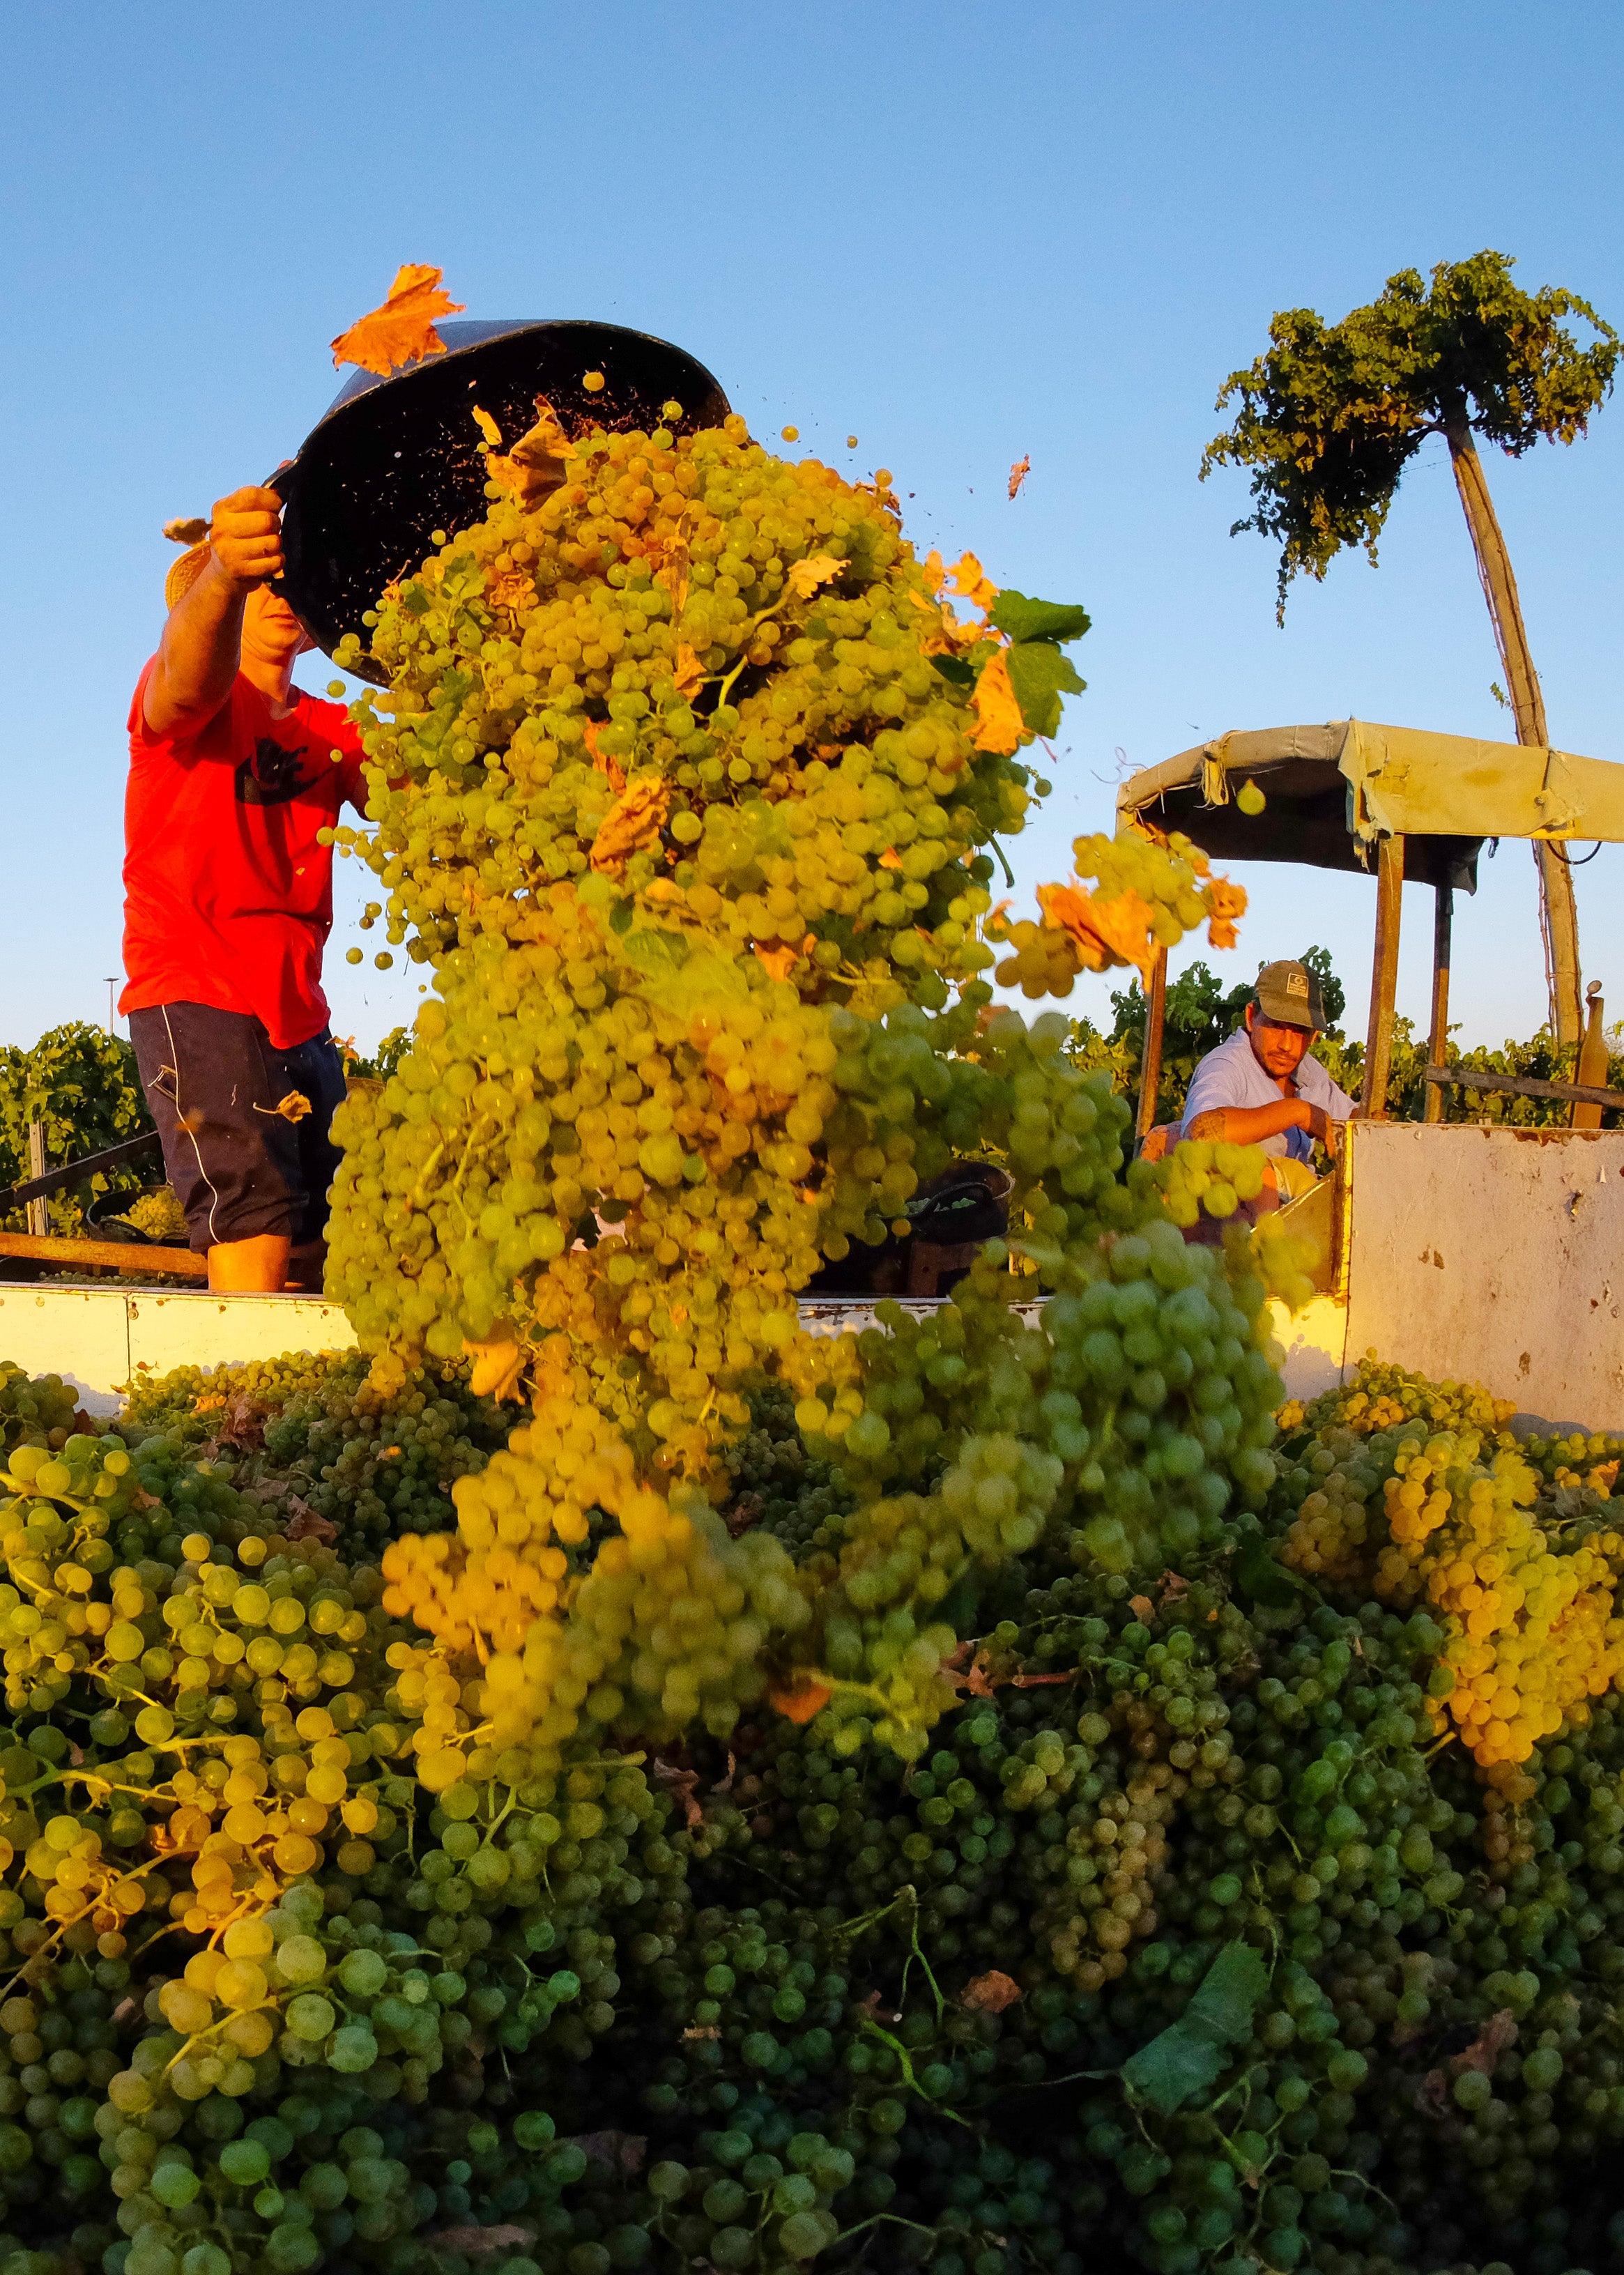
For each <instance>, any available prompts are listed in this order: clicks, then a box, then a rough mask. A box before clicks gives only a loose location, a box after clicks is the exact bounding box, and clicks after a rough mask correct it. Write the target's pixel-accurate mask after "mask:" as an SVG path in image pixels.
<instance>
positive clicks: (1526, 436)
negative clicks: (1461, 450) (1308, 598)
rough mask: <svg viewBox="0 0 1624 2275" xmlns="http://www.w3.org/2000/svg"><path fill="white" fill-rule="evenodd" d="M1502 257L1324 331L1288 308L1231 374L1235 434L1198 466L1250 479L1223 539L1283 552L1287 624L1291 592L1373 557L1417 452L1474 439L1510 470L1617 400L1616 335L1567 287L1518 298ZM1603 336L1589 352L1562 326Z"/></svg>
mask: <svg viewBox="0 0 1624 2275" xmlns="http://www.w3.org/2000/svg"><path fill="white" fill-rule="evenodd" d="M1513 266H1514V263H1513V262H1512V261H1511V260H1509V259H1508V258H1507V255H1506V254H1504V253H1488V252H1485V253H1478V254H1477V255H1476V256H1475V257H1474V258H1473V259H1472V260H1469V261H1440V262H1439V264H1438V265H1437V267H1436V268H1434V269H1433V271H1432V281H1431V285H1430V286H1428V285H1427V284H1426V283H1425V282H1424V279H1423V278H1422V276H1421V275H1420V272H1419V271H1418V270H1416V269H1414V268H1406V269H1401V271H1400V272H1399V273H1398V275H1397V276H1391V277H1389V278H1388V280H1387V283H1386V288H1385V289H1384V291H1382V294H1381V296H1380V298H1379V299H1377V300H1375V301H1373V302H1372V303H1371V305H1370V306H1368V307H1363V308H1356V309H1354V310H1353V311H1352V313H1351V314H1348V315H1347V316H1345V317H1343V318H1342V320H1341V322H1340V323H1334V324H1328V323H1326V321H1325V319H1324V318H1323V317H1322V316H1319V315H1318V314H1316V313H1315V311H1314V310H1313V309H1311V308H1288V309H1285V310H1282V311H1281V312H1280V314H1277V315H1275V316H1274V317H1273V320H1272V321H1271V322H1270V325H1269V341H1270V344H1269V348H1268V351H1267V352H1266V353H1265V354H1264V355H1261V356H1259V357H1258V359H1257V361H1256V362H1255V363H1254V364H1252V365H1251V366H1250V367H1249V368H1248V369H1247V370H1244V371H1237V372H1235V373H1232V374H1231V375H1230V377H1229V378H1228V379H1227V381H1226V382H1224V386H1223V389H1222V391H1221V393H1220V396H1219V398H1218V407H1219V409H1220V411H1221V410H1223V409H1225V408H1226V407H1227V404H1229V403H1230V402H1231V401H1232V400H1233V399H1234V398H1235V397H1239V398H1240V405H1241V407H1240V409H1239V411H1238V412H1237V414H1236V416H1235V424H1234V425H1233V427H1230V428H1229V429H1228V430H1227V432H1226V433H1224V434H1222V435H1218V436H1216V437H1215V438H1214V440H1213V441H1212V442H1210V443H1209V444H1208V445H1207V448H1206V451H1205V455H1204V457H1203V458H1202V462H1201V475H1202V480H1205V479H1206V477H1207V475H1208V474H1210V473H1211V472H1212V469H1213V468H1214V466H1226V465H1234V466H1245V467H1247V468H1248V469H1249V470H1250V474H1251V490H1252V498H1253V510H1252V511H1251V513H1250V514H1249V515H1247V516H1246V517H1245V518H1243V520H1240V521H1237V522H1236V523H1235V528H1234V531H1233V532H1232V534H1236V533H1239V532H1240V531H1242V530H1243V529H1255V530H1257V531H1258V533H1260V534H1261V535H1263V536H1265V537H1272V538H1274V539H1277V540H1279V543H1280V611H1279V612H1280V614H1282V615H1283V613H1284V610H1285V605H1286V593H1287V590H1288V586H1289V585H1290V583H1291V580H1292V578H1294V577H1295V576H1297V575H1298V574H1299V573H1301V572H1303V571H1306V572H1307V574H1308V575H1310V576H1311V577H1313V578H1316V579H1318V578H1323V577H1324V576H1325V573H1326V570H1327V569H1328V568H1329V566H1330V564H1331V563H1332V561H1333V559H1334V558H1335V556H1336V555H1337V554H1338V553H1339V552H1341V549H1342V548H1343V547H1344V546H1348V545H1362V546H1363V548H1364V549H1365V552H1366V553H1367V555H1368V556H1369V557H1370V559H1371V561H1372V562H1374V560H1375V558H1376V544H1377V540H1378V538H1379V536H1380V534H1381V531H1382V526H1383V525H1384V523H1385V522H1386V518H1387V511H1388V509H1389V507H1390V506H1391V505H1392V503H1393V495H1394V491H1395V490H1396V488H1398V484H1399V479H1400V476H1401V474H1402V473H1403V472H1404V469H1405V467H1406V466H1407V465H1409V462H1410V460H1411V459H1412V458H1413V457H1415V454H1416V451H1417V450H1419V449H1420V447H1421V445H1422V443H1423V442H1425V441H1426V440H1427V438H1428V437H1429V436H1431V435H1440V434H1445V433H1447V432H1448V431H1450V430H1451V429H1452V428H1453V429H1454V430H1455V431H1456V432H1457V433H1459V432H1460V431H1461V430H1462V429H1466V428H1469V429H1470V430H1471V431H1472V432H1473V433H1475V434H1477V435H1482V436H1483V437H1484V440H1485V441H1487V442H1493V443H1494V444H1496V445H1497V446H1498V447H1499V449H1500V450H1504V451H1506V452H1507V453H1508V455H1509V456H1511V457H1522V454H1523V453H1524V452H1525V451H1527V450H1531V449H1532V448H1533V446H1534V444H1535V442H1537V441H1538V440H1539V439H1540V438H1541V437H1542V436H1543V437H1544V438H1545V440H1546V441H1548V442H1574V441H1575V440H1576V438H1577V437H1578V436H1579V435H1582V434H1583V433H1584V431H1585V427H1586V423H1587V421H1588V419H1589V418H1590V413H1591V412H1593V411H1595V410H1597V409H1598V406H1599V405H1600V404H1601V403H1602V402H1603V400H1604V399H1605V397H1606V395H1607V394H1608V393H1609V391H1610V390H1611V389H1612V386H1613V370H1614V367H1615V365H1616V363H1617V359H1618V351H1619V349H1618V336H1617V334H1616V333H1615V332H1614V331H1613V328H1612V326H1611V325H1609V324H1607V323H1605V322H1604V321H1603V320H1602V318H1601V317H1600V316H1598V314H1597V313H1596V311H1595V310H1594V309H1593V308H1592V307H1591V306H1590V303H1589V302H1588V301H1586V300H1582V299H1580V298H1579V297H1578V295H1577V294H1576V293H1573V292H1568V291H1564V290H1562V289H1561V288H1560V287H1551V286H1547V287H1546V288H1545V290H1543V291H1539V292H1536V293H1529V292H1524V291H1522V290H1521V288H1520V287H1519V286H1517V285H1515V284H1514V283H1512V281H1511V273H1510V272H1511V269H1512V268H1513ZM1572 316H1578V317H1582V319H1583V320H1584V321H1585V322H1586V323H1588V324H1589V325H1590V326H1591V327H1592V329H1594V331H1595V333H1596V334H1597V335H1598V336H1597V338H1596V339H1595V341H1594V343H1593V344H1590V345H1588V346H1582V345H1581V344H1580V343H1579V341H1578V340H1577V339H1576V338H1575V336H1574V333H1573V332H1572V330H1571V329H1569V328H1568V326H1567V323H1566V322H1565V321H1564V320H1565V319H1567V318H1568V317H1572Z"/></svg>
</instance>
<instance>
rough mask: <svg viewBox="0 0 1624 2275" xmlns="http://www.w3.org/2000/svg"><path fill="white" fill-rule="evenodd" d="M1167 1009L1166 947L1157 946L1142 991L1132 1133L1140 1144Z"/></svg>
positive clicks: (1157, 1079) (1147, 1127) (1151, 1123)
mask: <svg viewBox="0 0 1624 2275" xmlns="http://www.w3.org/2000/svg"><path fill="white" fill-rule="evenodd" d="M1166 1020H1167V949H1165V948H1159V949H1157V951H1156V955H1155V960H1154V961H1153V962H1152V965H1151V974H1150V985H1149V986H1147V987H1146V989H1145V991H1144V1050H1143V1052H1142V1053H1141V1054H1140V1057H1139V1112H1138V1117H1137V1127H1136V1130H1135V1135H1136V1136H1137V1138H1138V1140H1139V1143H1140V1144H1141V1145H1143V1144H1144V1140H1145V1138H1147V1137H1148V1136H1149V1135H1150V1132H1151V1131H1152V1129H1153V1128H1154V1127H1155V1124H1156V1093H1157V1092H1158V1091H1159V1089H1160V1087H1161V1038H1162V1029H1163V1026H1164V1025H1165V1024H1166Z"/></svg>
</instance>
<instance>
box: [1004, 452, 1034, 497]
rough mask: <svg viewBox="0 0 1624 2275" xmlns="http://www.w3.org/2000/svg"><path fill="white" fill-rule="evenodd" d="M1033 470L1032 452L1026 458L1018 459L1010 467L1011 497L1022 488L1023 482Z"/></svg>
mask: <svg viewBox="0 0 1624 2275" xmlns="http://www.w3.org/2000/svg"><path fill="white" fill-rule="evenodd" d="M1031 470H1032V462H1031V456H1030V454H1029V455H1028V456H1027V457H1024V458H1021V459H1018V460H1017V461H1016V464H1015V465H1013V466H1011V467H1010V469H1009V495H1010V496H1011V497H1013V496H1014V495H1015V494H1016V491H1017V490H1018V489H1019V488H1020V487H1021V484H1022V483H1023V481H1024V480H1026V477H1027V475H1028V474H1030V473H1031Z"/></svg>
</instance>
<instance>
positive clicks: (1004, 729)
mask: <svg viewBox="0 0 1624 2275" xmlns="http://www.w3.org/2000/svg"><path fill="white" fill-rule="evenodd" d="M1008 655H1009V651H1008V648H1001V649H1000V650H999V652H998V654H996V655H994V656H993V659H992V661H990V662H989V663H986V664H985V665H984V666H983V667H982V671H981V676H980V678H979V679H978V680H977V682H976V692H975V695H974V698H973V702H974V706H975V713H976V722H977V723H976V734H975V744H976V748H977V749H978V751H998V752H1002V753H1004V754H1006V755H1007V754H1008V752H1011V751H1013V750H1016V749H1017V748H1018V746H1019V744H1020V740H1021V737H1022V735H1023V733H1024V731H1025V725H1026V722H1025V720H1024V719H1023V716H1022V713H1021V707H1020V705H1019V704H1018V703H1017V702H1016V698H1015V689H1014V686H1013V685H1012V684H1011V682H1010V678H1009V664H1008Z"/></svg>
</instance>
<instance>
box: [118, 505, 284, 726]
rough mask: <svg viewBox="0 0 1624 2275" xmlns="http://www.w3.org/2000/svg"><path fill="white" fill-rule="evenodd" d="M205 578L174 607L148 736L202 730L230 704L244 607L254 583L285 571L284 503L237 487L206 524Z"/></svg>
mask: <svg viewBox="0 0 1624 2275" xmlns="http://www.w3.org/2000/svg"><path fill="white" fill-rule="evenodd" d="M208 543H209V559H208V565H207V567H206V568H205V569H204V571H203V573H202V575H201V576H200V578H198V579H197V581H196V583H195V584H193V586H192V587H191V588H190V590H189V591H187V592H185V593H183V594H182V595H181V597H180V599H179V600H178V601H177V602H176V603H175V606H174V607H173V608H171V609H170V618H169V622H168V623H167V624H165V625H164V627H163V638H162V641H161V642H160V643H159V647H158V661H157V663H156V665H155V668H154V669H153V672H152V676H151V677H150V678H149V679H148V680H147V693H146V698H145V699H144V702H143V704H142V715H143V716H144V718H145V720H146V722H147V732H148V733H149V734H153V735H165V736H170V735H174V734H176V733H178V732H185V731H191V732H193V733H195V732H197V731H198V730H199V729H201V728H203V727H206V726H207V725H208V722H209V721H210V720H211V719H212V718H213V717H214V716H215V713H216V712H217V711H218V710H219V709H220V708H221V707H222V706H223V704H224V703H225V701H226V699H227V698H228V697H229V696H230V692H231V689H232V686H233V684H235V681H236V678H237V672H238V664H239V662H240V661H241V656H242V632H243V608H244V604H245V602H246V601H247V598H248V595H249V593H251V592H252V591H253V588H254V586H256V585H260V584H263V583H264V582H265V581H266V580H267V579H268V578H274V577H279V576H281V574H282V500H281V499H280V498H279V497H278V496H277V495H276V491H275V490H264V489H256V488H247V489H240V490H233V491H232V493H231V495H230V497H225V498H222V499H221V500H220V501H219V503H217V504H216V506H215V510H214V513H213V515H212V516H211V517H210V520H209V525H208Z"/></svg>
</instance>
